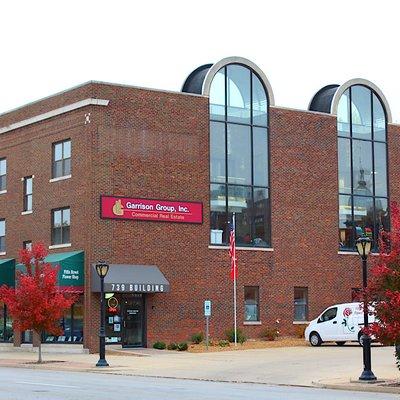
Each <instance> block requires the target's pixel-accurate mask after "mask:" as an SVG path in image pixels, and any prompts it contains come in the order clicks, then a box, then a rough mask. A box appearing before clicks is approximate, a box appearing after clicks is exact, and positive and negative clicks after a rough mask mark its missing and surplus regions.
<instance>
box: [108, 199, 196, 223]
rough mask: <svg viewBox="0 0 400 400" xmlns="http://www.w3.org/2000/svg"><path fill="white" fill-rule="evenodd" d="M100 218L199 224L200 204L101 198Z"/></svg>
mask: <svg viewBox="0 0 400 400" xmlns="http://www.w3.org/2000/svg"><path fill="white" fill-rule="evenodd" d="M100 202H101V218H108V219H132V220H141V221H158V222H159V221H164V222H178V223H179V222H180V223H187V224H201V223H202V222H203V204H202V203H200V202H187V201H169V200H150V199H137V198H131V197H116V196H101V198H100Z"/></svg>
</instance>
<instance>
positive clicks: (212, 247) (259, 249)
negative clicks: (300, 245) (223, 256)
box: [208, 245, 274, 251]
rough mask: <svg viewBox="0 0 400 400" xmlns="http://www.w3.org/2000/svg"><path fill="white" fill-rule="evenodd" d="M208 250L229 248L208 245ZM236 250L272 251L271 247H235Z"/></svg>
mask: <svg viewBox="0 0 400 400" xmlns="http://www.w3.org/2000/svg"><path fill="white" fill-rule="evenodd" d="M208 248H209V249H211V250H229V246H218V245H209V246H208ZM236 250H248V251H251V250H255V251H274V249H273V248H272V247H240V246H236Z"/></svg>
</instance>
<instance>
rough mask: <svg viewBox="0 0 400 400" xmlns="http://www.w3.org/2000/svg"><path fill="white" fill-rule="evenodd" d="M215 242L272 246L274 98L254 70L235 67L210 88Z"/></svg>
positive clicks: (220, 74) (225, 69) (227, 69)
mask: <svg viewBox="0 0 400 400" xmlns="http://www.w3.org/2000/svg"><path fill="white" fill-rule="evenodd" d="M210 120H211V122H210V180H211V185H210V193H211V196H210V202H211V204H210V209H211V214H210V221H211V227H210V228H211V235H210V236H211V237H210V240H211V243H212V244H227V243H228V240H229V234H228V231H229V223H230V222H231V221H232V214H233V213H235V215H236V241H237V244H238V245H242V246H264V247H266V246H270V244H271V240H270V207H269V190H268V189H269V168H268V95H267V92H266V90H265V88H264V86H263V84H262V82H261V80H260V79H259V77H258V76H257V75H256V74H255V73H254V72H253V71H252V70H251V69H249V68H248V67H246V66H244V65H239V64H231V65H227V66H225V67H223V68H222V69H221V70H220V71H219V72H218V73H217V74H216V75H215V77H214V79H213V82H212V84H211V89H210Z"/></svg>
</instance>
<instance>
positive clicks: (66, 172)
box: [63, 158, 71, 176]
mask: <svg viewBox="0 0 400 400" xmlns="http://www.w3.org/2000/svg"><path fill="white" fill-rule="evenodd" d="M70 174H71V159H70V158H67V159H66V160H64V171H63V175H64V176H65V175H70Z"/></svg>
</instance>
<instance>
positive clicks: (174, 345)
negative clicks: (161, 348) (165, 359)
mask: <svg viewBox="0 0 400 400" xmlns="http://www.w3.org/2000/svg"><path fill="white" fill-rule="evenodd" d="M177 348H178V344H177V343H174V342H172V343H170V344H169V345H168V346H167V349H168V350H176V349H177Z"/></svg>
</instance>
